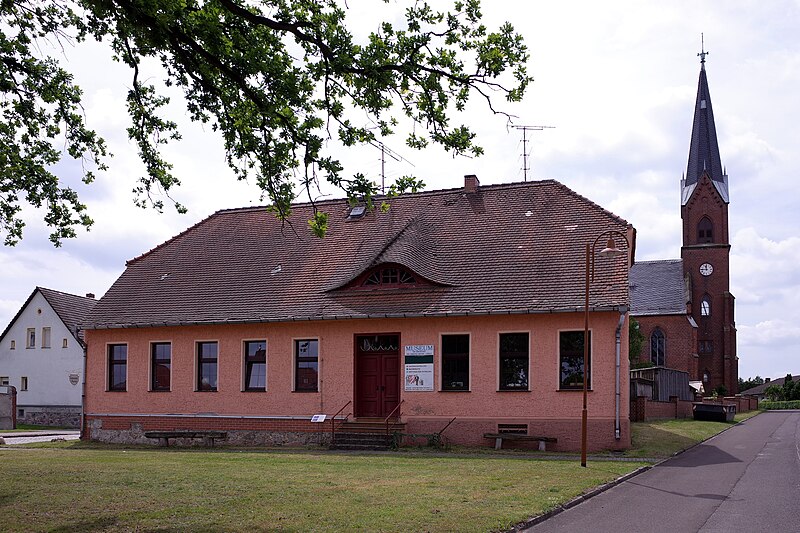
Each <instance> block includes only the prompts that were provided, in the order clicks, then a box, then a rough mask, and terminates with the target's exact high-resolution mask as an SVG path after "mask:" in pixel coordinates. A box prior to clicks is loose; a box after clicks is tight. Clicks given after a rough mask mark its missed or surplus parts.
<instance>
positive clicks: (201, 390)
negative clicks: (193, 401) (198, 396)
mask: <svg viewBox="0 0 800 533" xmlns="http://www.w3.org/2000/svg"><path fill="white" fill-rule="evenodd" d="M195 392H217V390H216V389H214V390H199V389H198V390H195Z"/></svg>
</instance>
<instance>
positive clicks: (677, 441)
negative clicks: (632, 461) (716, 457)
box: [625, 411, 760, 458]
mask: <svg viewBox="0 0 800 533" xmlns="http://www.w3.org/2000/svg"><path fill="white" fill-rule="evenodd" d="M759 412H760V411H749V412H746V413H739V414H737V415H736V418H735V420H734V422H733V423H728V422H706V421H699V420H692V419H687V420H655V421H653V422H634V423H632V424H631V441H632V448H631V449H630V450H628V451H626V452H625V455H626V456H627V457H654V458H660V457H669V456H670V455H673V454H674V453H675V452H679V451H681V450H685V449H686V448H689V447H690V446H694V445H695V444H697V443H699V442H702V441H704V440H706V439H709V438H711V437H713V436H714V435H716V434H717V433H719V432H721V431H724V430H725V429H727V428H729V427H731V426H732V425H733V424H735V423H737V422H741V421H742V420H746V419H748V418H750V417H753V416H755V415H757V414H758V413H759Z"/></svg>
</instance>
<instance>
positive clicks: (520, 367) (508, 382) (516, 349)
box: [500, 333, 528, 390]
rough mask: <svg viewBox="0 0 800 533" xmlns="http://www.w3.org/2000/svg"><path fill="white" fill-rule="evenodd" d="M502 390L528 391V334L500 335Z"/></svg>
mask: <svg viewBox="0 0 800 533" xmlns="http://www.w3.org/2000/svg"><path fill="white" fill-rule="evenodd" d="M500 390H528V334H527V333H501V334H500Z"/></svg>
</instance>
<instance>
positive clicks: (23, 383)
mask: <svg viewBox="0 0 800 533" xmlns="http://www.w3.org/2000/svg"><path fill="white" fill-rule="evenodd" d="M19 390H21V391H23V390H28V377H27V376H22V377H21V378H19Z"/></svg>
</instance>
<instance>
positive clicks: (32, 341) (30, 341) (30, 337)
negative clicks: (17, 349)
mask: <svg viewBox="0 0 800 533" xmlns="http://www.w3.org/2000/svg"><path fill="white" fill-rule="evenodd" d="M25 338H26V339H27V341H26V344H25V347H26V348H36V328H28V334H27V335H26V337H25Z"/></svg>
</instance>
